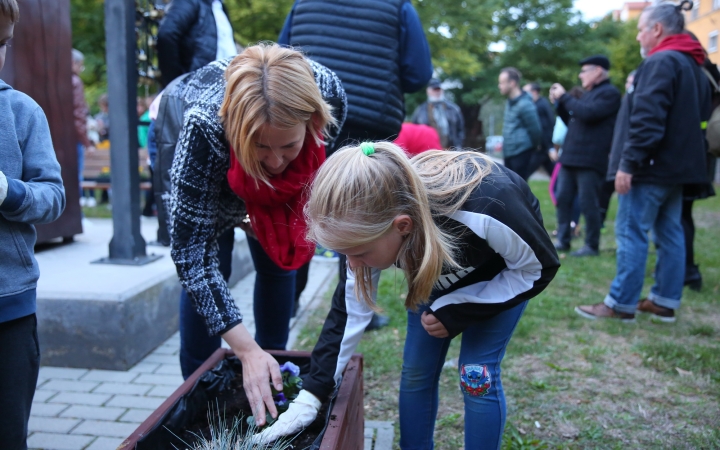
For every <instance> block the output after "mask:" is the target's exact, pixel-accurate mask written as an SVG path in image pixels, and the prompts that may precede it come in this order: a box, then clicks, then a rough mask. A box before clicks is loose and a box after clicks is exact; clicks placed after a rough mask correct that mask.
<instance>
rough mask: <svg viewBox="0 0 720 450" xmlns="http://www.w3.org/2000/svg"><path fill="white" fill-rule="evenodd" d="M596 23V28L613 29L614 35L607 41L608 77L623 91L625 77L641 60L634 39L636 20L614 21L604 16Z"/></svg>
mask: <svg viewBox="0 0 720 450" xmlns="http://www.w3.org/2000/svg"><path fill="white" fill-rule="evenodd" d="M597 25H598V30H602V29H603V28H614V29H615V33H614V36H613V37H611V38H610V39H609V40H608V41H607V51H608V56H609V57H610V62H611V63H612V66H611V67H610V79H611V80H612V82H613V84H614V85H615V86H616V87H617V88H618V89H620V92H624V90H625V79H626V78H627V76H628V75H629V74H630V72H632V71H633V70H635V69H637V68H638V66H639V65H640V63H641V62H642V56H640V44H639V43H638V42H637V40H636V39H635V38H636V36H637V32H638V30H637V20H631V21H628V22H615V21H612V20H609V19H607V18H606V19H604V20H602V21H600V22H598V24H597Z"/></svg>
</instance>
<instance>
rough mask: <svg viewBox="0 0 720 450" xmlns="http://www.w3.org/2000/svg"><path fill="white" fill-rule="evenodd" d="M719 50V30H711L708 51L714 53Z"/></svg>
mask: <svg viewBox="0 0 720 450" xmlns="http://www.w3.org/2000/svg"><path fill="white" fill-rule="evenodd" d="M717 50H718V32H717V31H711V32H710V36H709V39H708V53H714V52H716V51H717Z"/></svg>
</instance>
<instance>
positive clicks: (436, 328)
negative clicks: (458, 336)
mask: <svg viewBox="0 0 720 450" xmlns="http://www.w3.org/2000/svg"><path fill="white" fill-rule="evenodd" d="M420 321H421V322H422V326H423V328H425V331H427V332H428V334H429V335H430V336H433V337H436V338H446V337H448V336H450V333H448V331H447V328H445V325H443V324H442V322H440V321H439V320H438V319H437V317H435V316H434V315H433V314H428V312H427V311H425V312H423V313H422V317H421V318H420Z"/></svg>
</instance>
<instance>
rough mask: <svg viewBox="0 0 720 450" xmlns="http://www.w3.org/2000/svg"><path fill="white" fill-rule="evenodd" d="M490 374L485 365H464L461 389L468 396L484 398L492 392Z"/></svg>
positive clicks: (461, 370)
mask: <svg viewBox="0 0 720 450" xmlns="http://www.w3.org/2000/svg"><path fill="white" fill-rule="evenodd" d="M490 381H491V379H490V372H489V371H488V368H487V365H485V364H482V365H481V364H463V366H462V369H460V389H462V391H463V393H465V394H467V395H472V396H473V397H482V396H484V395H487V393H488V392H489V391H490Z"/></svg>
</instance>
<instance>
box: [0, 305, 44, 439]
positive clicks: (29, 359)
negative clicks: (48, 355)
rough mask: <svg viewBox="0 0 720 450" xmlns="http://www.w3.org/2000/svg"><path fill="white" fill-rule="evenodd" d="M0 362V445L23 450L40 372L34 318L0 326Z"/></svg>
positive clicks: (35, 319) (33, 316)
mask: <svg viewBox="0 0 720 450" xmlns="http://www.w3.org/2000/svg"><path fill="white" fill-rule="evenodd" d="M0 361H2V367H1V368H0V442H2V448H3V450H26V449H27V434H28V420H29V419H30V407H31V406H32V399H33V396H34V395H35V386H36V385H37V379H38V370H39V369H40V345H39V344H38V335H37V318H36V317H35V314H31V315H29V316H25V317H21V318H19V319H15V320H11V321H8V322H3V323H0Z"/></svg>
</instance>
